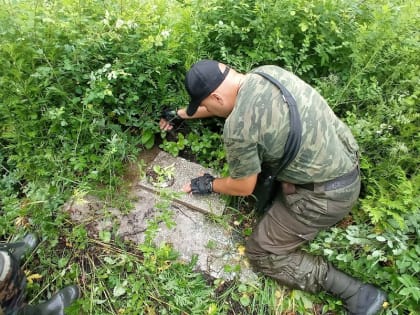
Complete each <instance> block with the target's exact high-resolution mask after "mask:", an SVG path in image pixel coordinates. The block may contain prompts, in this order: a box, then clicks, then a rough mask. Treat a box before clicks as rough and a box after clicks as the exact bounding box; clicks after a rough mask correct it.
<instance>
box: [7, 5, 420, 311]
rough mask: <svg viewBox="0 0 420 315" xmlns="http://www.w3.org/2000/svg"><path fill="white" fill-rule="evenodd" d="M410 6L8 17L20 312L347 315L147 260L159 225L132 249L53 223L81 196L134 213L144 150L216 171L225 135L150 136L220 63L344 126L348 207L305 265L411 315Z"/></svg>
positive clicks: (242, 216) (413, 33) (172, 8)
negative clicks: (357, 187) (309, 101)
mask: <svg viewBox="0 0 420 315" xmlns="http://www.w3.org/2000/svg"><path fill="white" fill-rule="evenodd" d="M419 7H420V3H419V2H418V1H417V0H409V1H402V0H380V1H377V0H375V1H373V0H366V1H347V0H341V1H332V0H311V1H307V0H293V1H292V0H282V1H274V0H264V1H263V0H257V1H248V0H239V1H231V0H223V1H222V0H210V1H200V0H185V1H184V0H182V1H181V0H180V1H175V0H173V1H163V0H155V1H152V0H150V1H149V0H145V1H141V2H138V1H132V0H126V1H118V2H116V1H108V0H104V1H96V0H89V1H66V0H61V1H41V0H36V1H2V2H1V3H0V60H1V63H0V208H1V209H0V213H1V216H0V235H1V239H2V241H9V240H11V239H13V238H14V237H17V236H19V235H23V234H24V233H25V232H26V231H36V232H37V233H39V234H40V235H41V236H42V239H41V244H40V246H39V247H38V249H37V251H36V252H35V253H34V255H33V256H31V257H30V258H29V259H28V260H27V263H26V264H25V266H24V268H25V270H26V271H27V274H28V279H29V284H28V293H29V297H30V298H31V299H32V300H33V302H36V301H40V300H43V299H46V298H48V297H49V296H50V295H51V294H52V293H54V292H55V291H57V289H59V288H61V287H62V286H64V285H67V284H72V283H74V282H76V283H78V284H79V285H80V286H81V288H82V291H83V298H82V299H81V300H80V301H78V303H76V304H75V305H74V306H73V307H72V309H71V310H70V311H69V313H71V314H296V313H297V312H299V313H301V314H343V309H342V306H341V305H340V302H338V301H336V300H335V299H332V298H331V297H328V296H326V295H320V296H313V295H309V294H304V293H302V292H300V291H289V290H286V289H285V288H282V287H280V286H277V285H276V284H275V283H274V282H273V281H271V280H270V279H265V278H261V281H260V282H259V284H258V285H250V284H243V283H239V282H238V281H231V282H223V281H220V280H215V279H210V278H209V277H208V276H207V275H205V274H201V273H198V272H196V271H195V268H194V264H195V262H194V261H191V262H181V261H179V260H178V259H177V256H178V255H177V253H175V252H174V251H173V249H171V247H170V246H169V245H168V246H163V247H160V248H156V247H155V246H153V243H152V240H153V235H154V233H155V232H156V225H153V224H151V226H150V227H149V231H148V233H149V235H150V237H149V238H148V239H147V241H146V242H145V243H144V244H142V245H141V246H137V245H133V244H130V243H126V242H123V241H122V240H120V239H118V237H116V236H115V233H112V232H107V233H102V234H100V235H99V236H98V237H97V238H93V237H90V236H89V235H88V231H87V229H86V226H84V225H75V224H74V223H72V222H70V221H69V219H68V217H67V216H66V215H65V213H64V212H63V211H62V210H61V207H62V205H63V204H64V203H65V202H66V201H67V200H68V199H69V198H70V197H73V198H78V197H83V196H84V195H85V194H87V193H93V194H97V195H99V196H101V197H102V198H103V199H104V201H105V202H106V203H108V204H111V205H113V206H116V207H119V208H120V209H122V210H124V211H130V202H129V200H128V199H127V198H125V194H124V191H125V190H124V187H125V181H126V180H127V176H123V175H124V171H125V169H126V165H128V164H129V162H130V163H134V164H138V163H139V161H137V160H136V158H137V155H138V153H139V152H140V151H142V150H145V149H149V148H152V147H153V146H160V147H161V148H163V149H165V150H166V151H168V152H170V153H171V154H174V155H179V154H181V155H183V156H187V157H189V158H191V159H193V160H194V161H196V162H199V163H202V164H205V165H209V166H211V167H213V168H218V169H219V170H221V171H222V172H224V173H226V172H227V171H228V170H227V166H226V165H225V161H224V157H225V156H224V151H223V146H222V142H221V137H220V133H221V128H222V122H221V121H219V120H217V119H214V120H213V119H210V120H207V121H200V122H184V123H182V124H181V125H179V126H177V128H176V129H175V131H174V132H172V133H161V132H160V130H159V128H158V126H157V121H158V119H159V116H160V111H161V110H162V109H163V108H165V107H168V106H171V107H173V108H176V107H180V106H184V104H186V102H187V96H186V94H185V91H184V90H183V75H184V73H185V71H186V69H187V68H188V67H189V66H190V65H191V64H192V63H193V62H194V61H196V60H198V59H200V58H214V59H218V60H221V61H224V62H226V63H228V64H230V65H232V66H233V67H235V68H237V69H238V70H240V71H247V70H250V69H251V68H252V67H255V66H258V65H262V64H277V65H279V66H282V67H284V68H286V69H289V70H291V71H293V72H295V73H297V74H298V75H300V76H301V77H303V78H304V79H305V80H306V81H308V82H309V83H311V84H313V85H314V86H316V87H317V88H318V89H319V90H320V91H321V93H322V94H323V95H324V96H325V98H326V99H327V100H328V102H329V104H330V105H331V106H332V108H333V109H334V111H335V112H336V113H337V115H339V116H340V117H341V118H342V119H343V120H344V121H345V122H346V123H347V124H348V125H349V126H350V128H351V129H352V131H353V132H354V135H355V137H356V139H357V140H358V142H359V145H360V148H361V161H362V165H361V169H362V175H363V187H362V193H361V198H360V202H359V204H358V205H357V207H356V208H355V209H354V211H353V212H352V215H351V216H349V217H348V218H346V220H344V221H343V222H341V223H340V224H338V225H337V226H336V227H334V228H333V229H331V230H329V231H325V232H322V233H320V235H319V236H318V237H317V238H316V240H315V241H314V242H313V243H312V244H310V245H309V246H307V247H306V250H308V251H311V252H314V253H319V254H322V255H324V256H326V257H328V259H329V260H330V261H332V262H333V263H334V264H336V265H337V266H339V267H340V268H342V269H343V270H346V271H348V272H350V273H352V274H354V275H355V276H358V277H359V278H361V279H363V280H366V281H370V282H373V283H375V284H377V285H378V286H380V287H382V288H383V289H384V290H385V291H387V292H388V294H389V301H388V302H389V306H388V308H387V309H386V310H385V311H384V314H417V313H418V312H419V311H420V309H419V307H418V305H419V304H420V289H419V288H420V283H419V282H420V281H419V271H420V265H419V261H420V258H419V256H420V245H419V234H420V213H419V208H418V205H419V204H420V201H419V181H420V180H419V172H418V170H419V163H418V157H419V147H420V143H419V115H420V114H419V110H418V108H419V106H418V103H419V101H418V98H419V88H418V85H419V73H420V72H419V64H420V60H419V59H420V58H419V56H420V53H419V34H418V27H417V21H418V17H419ZM233 205H234V210H232V211H230V212H228V213H227V214H226V215H227V218H230V219H231V222H232V224H233V223H234V222H235V224H237V228H238V230H239V231H242V232H241V233H243V235H244V237H246V236H247V235H249V233H250V230H251V229H252V224H251V223H252V221H253V220H254V219H255V217H254V216H253V214H252V212H251V213H249V211H248V212H246V211H245V210H244V209H245V208H247V206H246V205H247V201H245V200H234V202H233ZM162 207H164V205H163V206H162ZM247 210H249V209H247ZM104 215H106V214H105V213H104ZM165 219H167V220H168V222H169V221H170V215H168V214H167V215H166V216H165Z"/></svg>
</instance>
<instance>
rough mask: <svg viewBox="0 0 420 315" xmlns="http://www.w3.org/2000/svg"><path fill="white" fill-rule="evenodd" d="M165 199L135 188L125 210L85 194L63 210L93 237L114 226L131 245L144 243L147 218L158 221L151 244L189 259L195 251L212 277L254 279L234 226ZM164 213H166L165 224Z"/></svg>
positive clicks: (200, 265)
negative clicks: (128, 209)
mask: <svg viewBox="0 0 420 315" xmlns="http://www.w3.org/2000/svg"><path fill="white" fill-rule="evenodd" d="M162 198H163V199H164V200H162ZM166 198H167V196H166V195H165V196H160V195H159V194H156V193H154V192H150V191H148V190H144V189H138V188H136V189H134V190H133V191H132V192H131V195H130V199H131V200H132V202H133V206H134V208H133V209H132V210H131V211H130V212H129V213H122V212H121V211H119V210H118V209H115V208H109V207H107V206H106V205H105V204H104V203H103V202H102V201H101V200H100V199H98V198H97V197H95V196H90V195H88V196H85V197H84V198H78V199H73V200H70V201H69V202H67V203H66V205H65V206H64V210H65V211H67V212H68V213H69V214H70V217H71V219H72V221H74V222H77V223H79V224H84V225H85V226H86V228H87V231H88V233H89V235H90V236H91V237H95V238H98V237H99V232H100V231H109V232H113V231H114V227H115V226H117V227H118V230H117V232H116V233H117V235H118V236H119V237H121V238H122V239H124V240H126V241H132V242H134V243H136V244H143V243H144V241H145V239H146V235H147V233H146V232H147V231H148V228H149V226H150V223H151V222H153V221H157V222H158V229H157V230H156V233H155V235H154V236H153V243H154V244H155V245H156V246H162V245H164V244H168V245H170V246H171V247H172V248H173V249H174V250H175V251H176V252H178V253H179V255H180V256H179V259H180V260H182V261H186V262H190V261H191V260H192V259H193V258H194V257H195V256H196V257H197V264H196V269H197V270H198V271H201V272H204V273H206V274H208V275H210V276H212V277H214V278H218V279H226V280H231V279H233V278H235V277H237V278H239V279H240V280H241V281H242V282H247V283H249V282H256V281H257V279H258V278H257V276H256V274H255V273H254V272H253V271H252V270H251V268H250V267H249V264H248V261H247V260H246V258H245V256H244V251H243V244H242V240H241V238H240V236H239V235H236V233H235V232H234V230H233V229H231V228H230V227H228V226H224V225H221V224H220V223H217V222H214V220H210V219H209V217H208V215H206V214H204V213H202V212H198V211H195V210H192V209H190V208H189V207H186V206H183V205H180V204H179V203H176V202H174V203H171V202H170V200H168V199H166ZM168 201H169V203H168ZM162 203H163V204H164V205H165V206H164V207H162ZM163 217H166V218H168V217H169V218H170V220H169V221H170V223H171V224H170V225H169V226H168V225H167V222H165V220H164V219H163ZM149 232H150V231H149Z"/></svg>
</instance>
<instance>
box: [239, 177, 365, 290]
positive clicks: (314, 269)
mask: <svg viewBox="0 0 420 315" xmlns="http://www.w3.org/2000/svg"><path fill="white" fill-rule="evenodd" d="M338 186H339V185H338ZM331 187H332V188H333V189H331ZM359 192H360V176H359V174H358V173H356V178H355V179H354V180H353V181H352V182H351V183H349V184H347V185H346V186H345V187H340V188H337V187H336V186H335V185H326V184H314V185H313V187H312V189H308V188H302V187H299V186H296V191H295V192H294V193H292V194H288V195H286V194H283V193H282V192H279V194H278V196H277V198H276V200H275V201H274V204H273V205H272V207H271V208H270V209H269V210H268V212H267V213H266V214H265V215H264V216H263V217H262V218H261V220H260V221H259V223H258V224H257V226H256V227H255V228H254V231H253V233H252V235H251V236H250V238H249V239H248V241H247V244H246V253H247V256H248V259H249V260H250V262H251V264H252V265H253V267H254V268H255V269H256V271H260V272H263V273H264V274H265V275H267V276H269V277H272V278H274V279H275V280H277V281H278V282H279V283H280V284H282V285H286V286H288V287H290V288H293V289H300V290H303V291H307V292H311V293H316V292H319V291H320V290H322V288H323V282H324V280H325V278H326V274H327V271H328V263H327V261H326V260H325V259H324V258H323V257H321V256H314V255H310V254H308V253H306V252H304V251H302V250H300V249H299V248H300V247H301V246H302V245H303V244H305V243H306V242H308V241H311V240H313V239H314V238H315V236H316V235H317V233H318V232H319V231H320V230H323V229H326V228H329V227H331V226H332V225H334V224H335V223H337V222H339V221H340V220H341V219H342V218H343V217H344V216H346V215H347V214H348V213H349V212H350V210H351V208H352V207H353V206H354V204H355V203H356V202H357V199H358V196H359Z"/></svg>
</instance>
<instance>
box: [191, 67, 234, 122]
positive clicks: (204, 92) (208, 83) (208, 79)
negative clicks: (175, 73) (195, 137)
mask: <svg viewBox="0 0 420 315" xmlns="http://www.w3.org/2000/svg"><path fill="white" fill-rule="evenodd" d="M229 70H230V68H229V67H226V69H225V71H224V72H221V71H220V69H219V62H218V61H215V60H200V61H198V62H197V63H195V64H194V65H193V66H192V67H191V69H190V70H188V72H187V75H186V76H185V88H186V89H187V92H188V94H189V95H190V97H191V101H190V104H189V105H188V107H187V115H188V116H192V115H194V114H195V112H196V111H197V108H198V106H200V103H201V102H202V101H203V100H204V99H205V98H206V97H207V96H209V95H210V94H211V93H212V92H213V91H214V90H216V89H217V88H218V87H219V85H220V84H221V83H222V82H223V81H224V79H225V78H226V76H227V74H228V73H229Z"/></svg>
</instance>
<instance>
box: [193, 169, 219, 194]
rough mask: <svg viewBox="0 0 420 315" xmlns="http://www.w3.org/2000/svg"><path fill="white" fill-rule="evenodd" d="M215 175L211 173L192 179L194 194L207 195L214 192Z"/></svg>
mask: <svg viewBox="0 0 420 315" xmlns="http://www.w3.org/2000/svg"><path fill="white" fill-rule="evenodd" d="M213 181H214V177H213V176H212V175H210V174H209V173H205V174H204V175H203V176H200V177H197V178H194V179H192V180H191V192H192V193H193V194H201V195H207V194H211V193H212V192H213Z"/></svg>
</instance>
